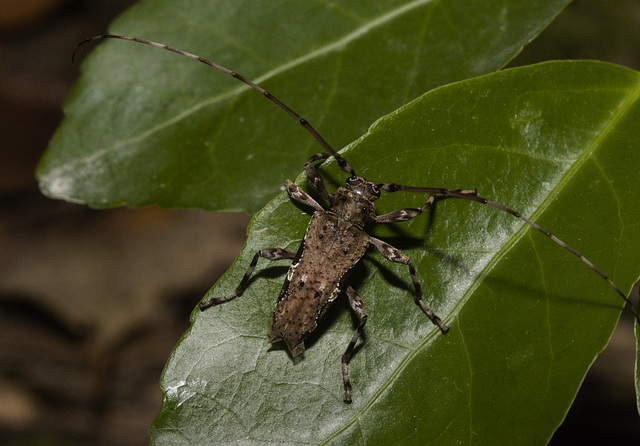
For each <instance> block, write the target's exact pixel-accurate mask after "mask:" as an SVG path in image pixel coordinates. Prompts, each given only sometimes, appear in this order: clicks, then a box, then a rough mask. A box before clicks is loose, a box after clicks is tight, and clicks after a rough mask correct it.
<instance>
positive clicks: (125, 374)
mask: <svg viewBox="0 0 640 446" xmlns="http://www.w3.org/2000/svg"><path fill="white" fill-rule="evenodd" d="M132 3H133V1H131V0H111V1H106V0H92V1H81V0H22V1H15V0H0V11H1V12H0V118H1V119H0V444H7V445H26V444H30V445H31V444H44V445H58V444H60V445H62V444H65V445H66V444H71V445H74V444H119V445H129V444H131V445H134V444H135V445H138V444H145V443H147V442H148V434H147V430H148V427H149V424H150V423H151V420H152V419H153V417H154V416H155V414H156V412H157V411H158V409H159V407H160V403H161V398H162V395H161V392H160V387H159V383H158V382H159V379H160V374H161V371H162V368H163V366H164V363H165V361H166V360H167V358H168V356H169V353H170V352H171V349H172V348H173V346H174V345H175V343H176V342H177V341H178V339H179V338H180V336H181V335H182V333H183V332H184V331H185V330H186V329H187V328H188V325H189V313H190V312H191V310H192V309H193V308H194V306H195V305H196V303H197V302H198V301H199V299H200V298H201V297H202V296H203V295H204V293H205V292H206V291H207V290H208V288H209V287H210V286H211V285H212V284H213V283H214V282H215V281H216V279H217V278H218V277H219V276H220V275H221V274H222V273H223V272H224V271H225V270H226V268H227V267H228V265H229V264H230V263H231V262H232V261H233V259H234V258H235V256H236V254H237V252H238V251H239V250H240V247H241V246H242V243H243V241H244V234H245V228H246V224H247V222H248V217H247V216H246V215H242V214H207V213H205V212H196V211H164V210H160V209H155V208H150V209H142V210H130V209H114V210H102V211H94V210H91V209H88V208H86V207H84V206H79V205H74V204H71V203H66V202H62V201H56V200H50V199H48V198H45V197H43V196H42V195H41V194H40V193H39V191H38V187H37V183H36V180H35V178H34V170H35V167H36V164H37V161H38V159H39V157H40V156H41V155H42V153H43V152H44V150H45V149H46V146H47V142H48V140H49V138H50V137H51V135H52V134H53V132H54V130H55V128H56V126H57V124H58V123H59V121H60V119H62V112H61V105H62V102H63V100H64V98H65V96H66V95H67V93H68V91H69V88H70V87H71V85H72V83H73V81H74V79H75V78H76V77H77V75H78V66H77V65H72V64H71V63H70V56H71V53H72V51H73V48H74V47H75V45H76V43H77V42H78V41H79V40H81V39H82V38H85V37H88V36H92V35H95V34H99V33H102V32H104V31H105V30H106V28H107V25H108V24H109V22H110V21H111V20H112V19H113V17H115V16H116V15H117V14H119V13H120V12H122V11H123V10H124V9H125V8H126V7H128V6H129V5H130V4H132ZM639 30H640V1H638V0H617V1H615V2H611V1H602V0H600V1H597V0H582V1H581V0H577V1H575V2H574V3H572V4H571V5H570V6H569V7H568V8H567V9H566V10H565V11H564V12H563V13H562V14H561V15H560V16H559V17H558V19H557V20H556V21H554V22H553V23H552V24H551V26H550V27H549V28H548V29H547V30H545V31H544V32H543V33H542V34H541V35H540V37H539V38H538V39H536V40H535V41H534V42H533V43H532V44H531V45H529V46H528V47H526V48H525V50H524V51H523V53H522V54H521V55H519V56H518V57H517V59H516V60H515V61H514V62H513V63H512V64H511V65H525V64H530V63H535V62H538V61H542V60H549V59H578V58H582V59H597V60H605V61H610V62H614V63H617V64H620V65H624V66H627V67H630V68H634V69H636V70H638V69H640V39H639V38H638V31H639ZM631 150H636V148H631ZM626 313H627V314H625V315H624V316H623V320H622V322H621V324H620V326H619V328H618V329H617V331H616V333H615V335H614V338H613V340H612V342H611V344H610V346H609V347H608V348H607V350H605V352H604V353H603V354H602V355H601V356H600V357H599V358H598V360H597V361H596V363H595V364H594V366H593V368H592V370H591V371H590V373H589V375H588V376H587V378H586V381H585V384H584V386H583V388H582V389H581V391H580V393H579V395H578V398H577V400H576V402H575V404H574V406H573V407H572V409H571V411H570V413H569V415H568V416H567V420H566V421H565V423H564V424H563V426H562V427H561V428H560V429H559V430H558V432H557V433H556V435H555V436H554V439H553V441H552V443H553V444H556V445H561V444H575V443H578V442H581V443H583V444H584V443H587V444H588V443H596V442H597V443H603V444H637V439H638V438H640V417H639V416H638V414H637V411H636V408H635V390H634V385H633V373H634V358H635V345H634V337H633V323H632V317H631V316H630V314H629V312H626ZM633 440H635V441H633Z"/></svg>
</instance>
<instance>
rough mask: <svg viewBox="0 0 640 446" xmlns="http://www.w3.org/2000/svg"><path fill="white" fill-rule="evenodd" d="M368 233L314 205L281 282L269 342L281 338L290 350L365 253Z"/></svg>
mask: <svg viewBox="0 0 640 446" xmlns="http://www.w3.org/2000/svg"><path fill="white" fill-rule="evenodd" d="M368 246H369V236H368V235H367V234H366V233H365V232H363V231H362V230H360V229H358V228H357V227H355V226H353V225H352V224H350V223H347V222H345V221H343V220H340V219H339V218H337V217H335V216H333V215H331V214H328V213H326V212H323V211H316V212H315V213H314V214H313V217H312V218H311V221H310V222H309V226H308V228H307V233H306V234H305V237H304V239H303V243H302V245H301V246H300V249H299V250H298V254H297V256H296V258H295V259H294V261H293V263H292V264H291V267H290V268H289V272H288V273H287V279H286V280H285V282H284V285H283V286H282V290H281V291H280V295H279V297H278V301H277V302H276V307H275V309H274V312H273V324H272V326H271V339H270V341H271V342H276V341H279V340H283V341H284V342H285V343H286V344H287V347H288V348H289V350H290V351H291V354H292V355H293V356H296V355H299V354H300V353H302V352H303V351H304V339H305V338H306V337H307V335H308V334H309V333H311V332H312V331H313V330H314V329H315V328H316V326H317V322H318V319H320V317H321V316H322V315H323V314H324V313H325V311H326V309H327V307H328V305H329V304H330V303H331V302H333V301H334V300H335V298H336V297H338V294H339V293H340V285H341V280H342V278H343V276H344V275H345V273H346V272H347V271H349V269H351V267H352V266H353V265H355V264H356V263H357V262H358V260H360V258H361V257H362V256H363V255H364V253H365V251H366V250H367V247H368Z"/></svg>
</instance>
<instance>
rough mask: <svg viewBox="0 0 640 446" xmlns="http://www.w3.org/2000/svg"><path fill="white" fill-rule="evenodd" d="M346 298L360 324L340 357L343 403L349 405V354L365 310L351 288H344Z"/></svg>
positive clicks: (365, 315)
mask: <svg viewBox="0 0 640 446" xmlns="http://www.w3.org/2000/svg"><path fill="white" fill-rule="evenodd" d="M345 291H346V293H347V297H349V304H350V305H351V308H353V311H355V312H356V314H357V315H358V318H360V324H358V328H356V331H355V333H353V337H352V338H351V342H349V345H348V346H347V350H346V351H345V352H344V355H342V381H343V382H344V402H345V403H347V404H351V380H350V379H349V369H348V368H347V366H348V365H349V361H351V354H352V353H353V348H354V347H355V346H356V342H358V339H359V338H360V335H361V334H362V330H363V329H364V324H366V323H367V310H366V309H365V308H364V302H363V301H362V298H361V297H360V296H359V295H358V293H356V291H355V290H354V289H353V288H351V286H347V288H346V290H345Z"/></svg>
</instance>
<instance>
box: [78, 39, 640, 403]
mask: <svg viewBox="0 0 640 446" xmlns="http://www.w3.org/2000/svg"><path fill="white" fill-rule="evenodd" d="M101 39H120V40H127V41H133V42H137V43H140V44H144V45H150V46H153V47H157V48H161V49H164V50H167V51H171V52H174V53H177V54H180V55H182V56H185V57H188V58H190V59H193V60H196V61H199V62H202V63H204V64H205V65H208V66H210V67H212V68H215V69H217V70H219V71H221V72H223V73H225V74H227V75H229V76H232V77H234V78H236V79H238V80H239V81H241V82H243V83H245V84H246V85H248V86H249V87H251V88H252V89H254V90H256V91H257V92H258V93H260V94H262V95H263V96H265V97H266V98H267V99H269V100H270V101H271V102H273V103H274V104H275V105H276V106H277V107H279V108H280V109H282V110H283V111H285V112H286V113H287V114H289V115H290V116H291V117H292V118H294V119H295V120H297V121H298V123H299V124H300V125H302V126H303V127H304V128H305V129H306V130H307V131H308V132H309V133H310V134H311V135H312V137H313V138H314V139H315V140H316V141H317V142H318V143H319V144H320V145H321V146H322V147H323V149H324V150H325V151H324V152H320V153H317V154H315V155H313V156H311V157H310V158H309V159H308V160H307V161H306V162H305V164H304V170H305V173H306V176H307V179H308V180H309V182H310V184H311V187H312V188H313V189H315V191H316V192H317V193H318V194H319V195H320V196H321V197H322V198H323V199H324V200H326V201H327V202H328V203H329V207H328V209H326V210H325V208H324V207H323V206H322V205H320V204H319V203H318V202H317V201H316V200H315V199H314V198H313V197H312V196H311V195H309V194H308V193H306V192H305V191H303V190H302V189H301V188H300V187H298V186H297V185H295V184H294V183H293V182H291V181H290V180H287V181H286V182H285V187H286V190H287V192H288V194H289V196H290V197H291V199H292V200H294V201H296V202H297V203H300V204H302V205H304V206H307V207H309V208H312V209H313V210H314V213H313V215H312V217H311V220H310V222H309V226H308V227H307V231H306V233H305V235H304V238H303V240H302V243H301V244H300V247H299V249H298V251H297V252H295V253H294V252H291V251H287V250H285V249H281V248H267V249H261V250H259V251H257V252H256V253H255V255H254V257H253V259H252V261H251V262H250V264H249V267H248V268H247V270H246V272H245V274H244V276H243V278H242V280H241V281H240V284H239V285H238V286H237V288H236V289H235V290H234V291H233V292H231V293H229V294H227V295H225V296H221V297H215V298H212V299H209V300H207V301H205V302H201V303H200V304H199V308H200V310H201V311H205V310H207V309H209V308H211V307H214V306H216V305H219V304H222V303H224V302H228V301H230V300H232V299H235V298H236V297H238V296H240V295H242V294H243V293H244V291H245V290H246V289H247V286H248V283H249V279H250V277H251V275H252V274H253V272H254V270H255V267H256V265H257V262H258V260H259V259H260V258H264V259H267V260H283V259H290V260H292V264H291V266H290V268H289V270H288V272H287V276H286V279H285V281H284V284H283V286H282V289H281V291H280V294H279V296H278V298H277V300H276V304H275V308H274V312H273V320H272V325H271V334H270V337H269V342H272V343H274V342H280V341H282V342H284V343H285V344H286V346H287V348H288V349H289V351H290V353H291V355H292V356H293V357H295V356H298V355H299V354H301V353H302V352H303V351H304V350H305V345H304V341H305V338H306V337H307V336H308V335H309V334H310V333H312V332H313V331H314V330H315V329H316V327H317V324H318V321H319V320H320V318H321V317H322V316H323V315H324V314H325V313H326V311H327V309H328V308H329V305H330V304H331V302H333V301H334V300H335V299H336V298H337V296H338V295H339V294H340V292H341V291H345V293H346V295H347V297H348V299H349V304H350V306H351V308H352V309H353V310H354V312H355V313H356V314H357V316H358V318H359V320H360V322H359V324H358V326H357V328H356V330H355V332H354V334H353V336H352V338H351V340H350V341H349V344H348V345H347V348H346V350H345V352H344V354H343V355H342V360H341V365H342V378H343V386H344V392H345V395H344V402H345V403H351V401H352V398H351V392H352V385H351V381H350V379H349V373H348V365H349V362H350V360H351V356H352V354H353V350H354V347H355V345H356V343H357V341H358V339H359V338H360V336H361V334H362V332H363V329H364V327H365V324H366V322H367V312H366V309H365V306H364V302H363V300H362V298H361V297H360V296H359V295H358V293H357V292H356V291H355V290H354V289H353V288H352V287H351V286H350V285H348V283H347V273H348V272H349V270H350V269H351V268H352V267H353V266H354V265H355V264H356V263H357V262H358V261H359V260H360V259H361V258H362V257H363V256H364V254H365V252H366V251H367V249H368V248H369V246H370V245H373V246H374V247H375V248H376V249H377V250H378V251H379V252H380V253H381V254H382V256H383V257H385V258H386V259H387V260H389V261H392V262H396V263H400V264H404V265H407V267H408V269H409V274H410V276H411V280H412V283H413V286H414V299H415V302H416V304H417V305H418V306H419V307H420V309H421V310H422V311H423V313H424V314H425V315H426V316H427V317H428V318H429V320H431V322H432V323H433V324H434V325H436V326H437V327H438V328H439V329H440V331H441V332H442V333H443V334H446V333H447V332H448V331H449V328H448V327H447V325H445V324H444V322H443V321H442V320H441V318H440V317H438V316H437V315H436V314H435V313H434V312H433V311H432V310H431V309H430V308H429V306H428V305H427V304H426V303H425V301H424V300H423V298H422V286H421V284H420V281H419V280H418V277H417V274H416V270H415V267H414V265H413V263H412V262H411V260H410V258H409V257H408V256H406V255H405V254H403V253H402V252H401V251H400V250H398V249H397V248H395V247H393V246H391V245H390V244H388V243H386V242H384V241H382V240H379V239H377V238H375V237H372V236H370V235H369V234H368V233H367V232H366V231H365V228H366V226H367V225H368V224H373V223H379V224H385V223H396V222H403V221H408V220H411V219H413V218H415V217H417V216H419V215H421V214H422V213H423V212H425V211H426V210H427V209H429V208H430V207H431V206H432V205H433V203H434V202H435V199H436V198H438V197H442V198H459V199H466V200H471V201H475V202H478V203H480V204H485V205H488V206H491V207H493V208H496V209H498V210H500V211H503V212H506V213H508V214H510V215H512V216H513V217H515V218H517V219H519V220H521V221H523V222H524V223H526V224H527V225H529V226H531V227H532V228H534V229H536V230H537V231H539V232H541V233H542V234H544V235H545V236H547V237H549V238H550V239H551V240H552V241H553V242H554V243H556V244H558V245H559V246H561V247H562V248H564V249H566V250H567V251H569V252H570V253H571V254H573V255H575V256H576V257H578V259H580V261H582V262H583V263H584V264H585V265H587V266H588V267H589V268H590V269H591V270H593V271H594V272H595V273H597V274H598V275H599V276H600V277H602V278H603V279H604V280H605V281H606V282H607V283H608V284H609V286H610V287H611V288H612V289H613V290H614V291H615V292H616V293H617V294H618V295H619V296H620V297H622V299H624V301H625V302H626V303H627V304H628V305H629V307H630V309H631V310H632V312H633V313H634V315H635V318H636V320H638V322H639V323H640V316H639V315H638V311H637V308H636V307H635V305H634V304H633V303H632V302H631V301H630V300H629V298H628V297H627V296H626V295H625V294H624V293H623V292H622V291H621V290H620V289H619V288H618V287H617V285H616V284H615V283H614V282H613V281H612V280H611V279H610V278H609V277H608V276H607V275H605V274H604V273H603V272H602V271H601V270H600V269H599V268H597V267H596V266H594V265H593V264H592V263H591V262H590V261H589V260H588V259H586V258H585V257H584V256H583V255H582V254H580V253H579V252H578V251H577V250H575V249H574V248H572V247H571V246H569V245H567V244H566V243H565V242H563V241H562V240H561V239H559V238H558V237H556V236H555V235H553V234H552V233H551V232H549V231H547V230H546V229H544V228H542V227H540V226H539V225H538V224H537V223H535V222H533V221H531V220H529V219H528V218H526V217H524V216H523V215H521V214H520V213H519V212H517V211H514V210H513V209H510V208H508V207H506V206H504V205H502V204H500V203H496V202H494V201H491V200H488V199H486V198H483V197H480V196H478V195H477V192H476V190H475V189H455V190H451V189H445V188H434V187H421V186H407V185H401V184H396V183H375V182H372V181H369V180H367V179H366V178H364V177H362V176H359V175H357V174H356V171H355V169H354V168H353V167H352V166H351V165H350V164H349V162H348V161H347V160H345V159H344V158H343V157H342V156H341V155H340V154H339V153H338V152H337V151H336V150H335V149H333V147H332V146H331V145H330V144H329V143H328V142H327V141H326V140H325V139H324V138H323V137H322V136H321V135H320V134H319V133H318V132H317V131H316V129H315V128H314V127H313V126H312V125H311V124H310V123H309V122H308V121H307V120H306V119H304V118H303V117H301V116H300V115H298V114H297V113H296V112H295V111H293V110H292V109H291V108H289V107H288V106H287V105H286V104H284V103H283V102H282V101H280V100H279V99H278V98H276V97H275V96H273V95H272V94H271V93H269V92H268V91H266V90H264V89H263V88H262V87H260V86H259V85H257V84H255V83H253V82H252V81H250V80H248V79H246V78H245V77H243V76H242V75H240V74H238V73H235V72H233V71H231V70H229V69H227V68H225V67H222V66H220V65H217V64H216V63H214V62H211V61H209V60H207V59H204V58H202V57H200V56H197V55H195V54H192V53H188V52H186V51H183V50H180V49H176V48H173V47H170V46H167V45H164V44H161V43H156V42H152V41H149V40H144V39H139V38H136V37H128V36H121V35H115V34H103V35H99V36H94V37H91V38H88V39H85V40H83V41H82V42H80V43H79V44H78V46H77V47H76V51H77V48H78V47H80V46H81V45H83V44H86V43H88V42H91V41H94V40H101ZM74 56H75V52H74ZM329 157H333V158H334V159H335V160H336V162H337V163H338V166H339V167H340V168H341V169H342V170H343V171H344V172H346V173H347V174H349V177H348V178H347V180H346V182H345V185H344V186H343V187H340V188H338V189H337V191H336V192H335V193H331V192H329V190H328V189H327V186H326V184H325V182H324V180H323V178H322V176H321V175H320V173H319V171H318V169H317V168H316V165H315V164H316V163H317V162H320V161H325V160H327V159H328V158H329ZM381 191H385V192H389V193H393V192H398V191H409V192H421V193H427V194H428V198H427V200H426V202H425V204H424V205H423V206H422V207H420V208H404V209H398V210H395V211H392V212H389V213H386V214H382V215H378V214H377V213H376V208H375V201H376V200H377V199H378V198H379V197H380V195H381Z"/></svg>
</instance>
